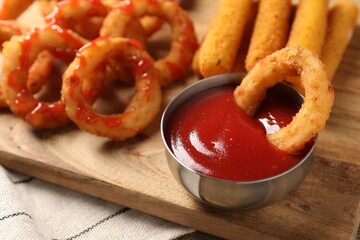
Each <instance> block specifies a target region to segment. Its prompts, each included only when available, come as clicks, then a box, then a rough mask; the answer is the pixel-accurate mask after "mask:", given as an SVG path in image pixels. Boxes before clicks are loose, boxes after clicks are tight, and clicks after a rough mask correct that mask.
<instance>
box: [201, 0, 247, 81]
mask: <svg viewBox="0 0 360 240" xmlns="http://www.w3.org/2000/svg"><path fill="white" fill-rule="evenodd" d="M251 5H252V0H222V1H220V4H219V7H218V10H217V13H216V15H215V16H214V19H213V21H212V23H211V26H210V28H209V31H208V32H207V34H206V37H205V39H204V42H203V44H202V46H201V51H200V55H199V66H200V72H201V74H202V75H203V76H204V77H209V76H213V75H217V74H221V73H229V72H230V71H231V69H232V67H233V65H234V61H235V58H236V54H237V51H238V49H239V47H240V43H241V39H242V36H243V32H244V29H245V25H246V21H247V18H248V14H249V10H250V8H251Z"/></svg>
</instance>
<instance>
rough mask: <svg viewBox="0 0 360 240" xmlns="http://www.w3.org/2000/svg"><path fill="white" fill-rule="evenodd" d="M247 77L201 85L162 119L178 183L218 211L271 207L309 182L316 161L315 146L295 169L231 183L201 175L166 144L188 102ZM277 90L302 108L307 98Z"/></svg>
mask: <svg viewBox="0 0 360 240" xmlns="http://www.w3.org/2000/svg"><path fill="white" fill-rule="evenodd" d="M244 76H245V74H242V73H235V74H224V75H218V76H214V77H210V78H207V79H203V80H201V81H198V82H196V83H194V84H192V85H190V86H188V87H187V88H185V89H184V90H183V91H181V92H180V93H179V94H178V95H177V96H175V97H174V98H173V99H172V101H171V102H170V103H169V104H168V106H167V107H166V109H165V111H164V113H163V115H162V119H161V135H162V140H163V143H164V145H165V149H166V151H165V152H166V159H167V162H168V165H169V168H170V170H171V173H172V174H173V176H174V177H175V179H176V180H177V181H178V182H179V183H180V185H182V186H183V187H184V188H185V189H186V190H187V191H188V192H189V193H190V194H191V195H192V196H193V197H195V198H196V199H198V200H199V201H201V202H203V203H205V204H208V205H212V206H215V207H220V208H225V209H238V210H249V209H256V208H262V207H266V206H269V205H270V204H272V203H274V202H276V201H278V200H280V199H282V198H283V197H285V196H286V195H288V194H289V193H290V192H291V191H293V190H294V189H296V188H297V187H298V186H299V185H300V183H301V182H302V181H303V179H304V178H305V175H306V173H307V171H308V169H309V166H310V163H311V161H312V158H313V151H314V148H315V144H316V142H315V143H314V145H313V146H312V148H311V149H310V151H309V152H308V153H307V155H306V156H305V157H304V158H303V159H302V160H301V161H300V162H299V163H298V164H297V165H295V166H294V167H292V168H291V169H289V170H287V171H286V172H283V173H281V174H279V175H276V176H273V177H269V178H265V179H261V180H256V181H230V180H222V179H216V178H212V177H209V176H206V175H203V174H201V173H198V172H196V171H194V170H192V169H190V168H189V167H187V166H185V165H184V164H183V163H182V162H180V161H179V160H178V159H177V158H176V157H175V155H174V154H173V153H172V151H171V149H170V147H169V146H168V145H167V142H166V140H165V129H166V126H167V122H168V120H169V118H170V117H171V115H172V114H173V113H174V112H175V111H176V109H177V108H178V107H179V106H180V105H181V104H182V103H183V102H184V101H186V100H188V99H189V98H191V97H192V96H194V95H196V94H197V93H200V92H202V91H204V90H207V89H210V88H213V87H218V86H223V85H228V84H234V83H236V84H239V83H240V82H241V80H242V79H243V78H244ZM273 89H276V90H279V91H282V93H284V94H285V95H286V97H291V98H293V99H294V100H295V101H296V102H297V103H298V104H299V105H300V104H301V103H302V102H303V97H302V96H301V95H300V94H298V93H297V92H296V91H295V90H294V89H293V88H291V87H289V86H288V85H286V84H277V85H276V86H274V87H273Z"/></svg>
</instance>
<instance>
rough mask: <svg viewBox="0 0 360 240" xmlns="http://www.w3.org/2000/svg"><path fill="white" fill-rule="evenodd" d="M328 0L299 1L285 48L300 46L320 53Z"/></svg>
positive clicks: (324, 32) (323, 37)
mask: <svg viewBox="0 0 360 240" xmlns="http://www.w3.org/2000/svg"><path fill="white" fill-rule="evenodd" d="M327 12H328V0H316V1H314V0H301V1H300V2H299V5H298V7H297V10H296V13H295V19H294V22H293V24H292V26H291V30H290V36H289V40H288V42H287V46H301V47H303V48H307V49H309V50H311V51H313V52H314V53H316V54H318V55H319V54H320V53H321V49H322V46H323V44H324V40H325V34H326V26H327Z"/></svg>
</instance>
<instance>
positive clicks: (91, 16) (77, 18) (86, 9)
mask: <svg viewBox="0 0 360 240" xmlns="http://www.w3.org/2000/svg"><path fill="white" fill-rule="evenodd" d="M110 10H111V7H110V6H108V5H105V4H103V3H102V1H100V0H93V1H88V0H65V1H61V2H59V3H57V4H56V5H55V7H54V11H53V12H52V13H51V14H49V15H47V16H46V17H45V21H46V22H47V23H48V24H55V25H59V26H61V27H63V28H67V29H71V30H73V31H75V32H77V33H79V34H80V35H81V36H83V37H85V38H87V39H90V40H91V39H95V38H97V37H98V36H99V32H100V28H101V26H102V24H103V20H104V18H105V16H106V15H107V14H108V13H109V12H110ZM89 26H91V27H89ZM127 30H128V31H127V33H126V37H129V38H134V39H136V40H138V41H140V42H141V43H145V42H146V40H147V33H146V32H145V30H144V29H143V28H142V26H141V24H140V22H139V21H138V20H135V21H132V22H131V23H130V25H129V26H128V27H127Z"/></svg>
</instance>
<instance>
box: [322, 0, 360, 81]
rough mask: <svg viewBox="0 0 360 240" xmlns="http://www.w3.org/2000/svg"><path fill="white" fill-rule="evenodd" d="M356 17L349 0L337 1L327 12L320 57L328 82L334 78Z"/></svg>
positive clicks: (355, 8)
mask: <svg viewBox="0 0 360 240" xmlns="http://www.w3.org/2000/svg"><path fill="white" fill-rule="evenodd" d="M357 16H358V8H357V7H356V5H355V4H354V3H352V2H351V1H349V0H339V1H337V2H336V4H335V5H334V6H333V7H332V8H331V9H330V11H329V14H328V29H327V33H326V37H325V43H324V46H323V49H322V52H321V57H320V58H321V60H322V61H323V63H324V64H325V69H326V72H327V75H328V77H329V80H331V79H332V78H333V77H334V74H335V72H336V70H337V68H338V66H339V64H340V62H341V58H342V56H343V54H344V52H345V49H346V47H347V45H348V43H349V41H350V39H351V37H352V34H353V31H354V27H355V25H356V20H357Z"/></svg>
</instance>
